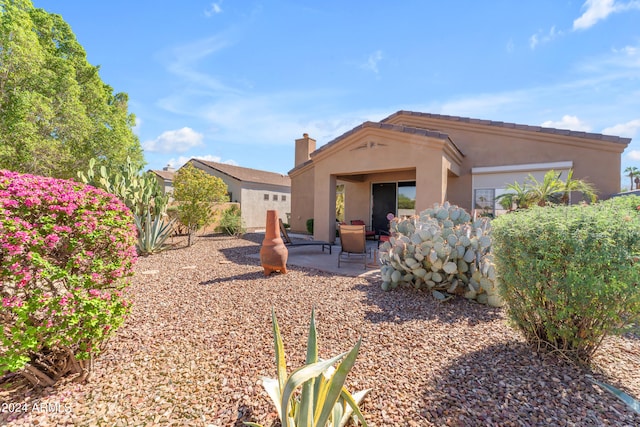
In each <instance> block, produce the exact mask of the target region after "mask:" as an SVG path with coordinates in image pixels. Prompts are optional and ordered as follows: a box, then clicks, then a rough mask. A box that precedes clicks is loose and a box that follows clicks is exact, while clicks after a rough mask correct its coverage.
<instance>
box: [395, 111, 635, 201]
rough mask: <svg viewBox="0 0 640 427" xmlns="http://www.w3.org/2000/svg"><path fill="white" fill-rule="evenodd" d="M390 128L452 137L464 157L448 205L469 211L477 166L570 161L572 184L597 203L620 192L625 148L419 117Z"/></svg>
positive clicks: (397, 120) (397, 118) (405, 118)
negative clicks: (589, 187)
mask: <svg viewBox="0 0 640 427" xmlns="http://www.w3.org/2000/svg"><path fill="white" fill-rule="evenodd" d="M389 122H390V123H395V124H404V125H406V126H416V127H422V128H428V129H437V130H439V131H441V132H444V133H446V134H448V135H449V136H450V137H451V139H452V140H453V141H454V143H455V144H456V146H458V147H459V148H460V150H461V151H462V152H463V153H464V155H465V157H464V159H463V161H462V165H461V168H460V170H461V173H460V176H459V177H453V178H450V180H449V191H448V199H449V201H450V202H452V203H455V204H457V205H460V206H462V207H464V208H466V209H470V208H471V194H472V187H471V185H472V180H471V168H473V167H479V166H503V165H514V164H516V165H517V164H530V163H546V162H557V161H573V169H574V174H573V178H574V179H586V180H588V181H589V182H591V183H592V184H594V185H595V186H596V188H597V189H598V190H599V196H600V197H601V198H607V197H609V196H610V195H611V194H614V193H617V192H618V191H620V156H621V153H622V151H623V150H624V148H625V145H624V144H620V143H613V142H606V141H590V140H587V139H584V138H578V137H569V136H562V135H557V134H554V133H537V132H531V131H526V130H519V129H514V128H505V127H501V126H487V125H481V124H470V123H465V122H455V121H450V120H437V119H433V118H428V117H422V116H405V115H398V116H395V117H393V118H392V119H391V120H389Z"/></svg>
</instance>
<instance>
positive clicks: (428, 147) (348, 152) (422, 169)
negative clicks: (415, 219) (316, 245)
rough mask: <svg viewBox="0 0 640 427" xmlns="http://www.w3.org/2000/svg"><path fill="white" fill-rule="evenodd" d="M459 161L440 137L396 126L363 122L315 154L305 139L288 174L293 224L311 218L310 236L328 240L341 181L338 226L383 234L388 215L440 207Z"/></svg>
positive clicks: (333, 231) (448, 141)
mask: <svg viewBox="0 0 640 427" xmlns="http://www.w3.org/2000/svg"><path fill="white" fill-rule="evenodd" d="M305 155H306V159H307V160H305ZM462 158H463V154H462V152H461V151H460V150H459V149H458V148H457V147H456V146H455V144H454V143H453V141H451V139H450V138H449V137H448V136H447V135H446V134H443V133H440V132H435V131H429V130H425V129H419V128H412V127H406V126H401V125H392V124H383V123H373V122H366V123H364V124H362V125H361V126H358V127H357V128H355V129H354V130H353V131H351V132H348V133H346V134H345V135H343V136H342V137H340V138H338V139H336V140H334V141H332V142H330V143H328V144H327V145H325V146H323V147H321V148H320V149H318V150H315V141H314V140H312V139H311V138H309V137H308V135H305V137H304V138H302V139H299V140H297V141H296V160H297V161H299V162H300V163H297V166H296V168H295V169H294V170H292V171H291V172H290V176H291V177H292V194H293V193H295V194H296V195H297V197H296V198H294V199H293V200H292V213H294V215H295V217H294V218H292V227H295V225H294V224H293V223H294V222H295V221H306V219H308V218H313V219H314V231H313V235H314V238H315V239H316V240H325V241H329V242H333V241H334V239H335V236H336V188H337V185H339V184H342V185H344V201H345V202H344V221H345V222H346V223H349V222H350V221H352V220H362V221H364V222H365V224H366V225H367V227H368V228H369V229H371V230H375V231H376V232H379V231H380V230H384V231H387V230H388V222H389V220H388V219H387V216H388V215H389V214H392V215H394V216H397V215H411V214H413V213H415V212H419V211H420V210H423V209H426V208H428V207H429V206H431V205H432V204H433V203H436V202H438V203H442V202H444V200H446V199H447V188H448V186H449V181H450V180H452V179H455V178H456V177H458V176H459V175H460V165H461V163H462ZM310 160H312V164H311V161H310ZM294 186H297V188H294ZM302 186H305V187H306V188H307V191H303V190H302V189H301V188H300V187H302ZM401 201H404V202H406V205H403V204H402V203H401Z"/></svg>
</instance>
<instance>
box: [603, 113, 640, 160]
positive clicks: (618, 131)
mask: <svg viewBox="0 0 640 427" xmlns="http://www.w3.org/2000/svg"><path fill="white" fill-rule="evenodd" d="M638 131H640V119H635V120H631V121H629V122H626V123H620V124H617V125H614V126H611V127H608V128H604V129H602V133H604V134H606V135H617V136H623V137H627V138H633V137H634V136H635V135H636V134H637V133H638ZM638 160H640V159H638Z"/></svg>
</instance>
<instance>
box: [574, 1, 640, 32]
mask: <svg viewBox="0 0 640 427" xmlns="http://www.w3.org/2000/svg"><path fill="white" fill-rule="evenodd" d="M582 9H585V11H584V13H583V14H582V15H581V16H580V17H579V18H577V19H576V20H575V21H573V29H574V30H586V29H587V28H590V27H592V26H594V25H595V24H596V23H598V21H602V20H603V19H606V18H607V17H608V16H609V15H611V14H612V13H616V12H624V11H627V10H632V9H640V1H638V0H633V1H630V2H627V3H620V2H616V1H615V0H586V1H585V2H584V4H583V5H582Z"/></svg>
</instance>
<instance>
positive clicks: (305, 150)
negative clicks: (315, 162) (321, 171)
mask: <svg viewBox="0 0 640 427" xmlns="http://www.w3.org/2000/svg"><path fill="white" fill-rule="evenodd" d="M314 151H316V140H315V139H313V138H309V134H308V133H304V134H302V138H301V139H296V159H295V165H294V167H295V166H300V165H301V164H303V163H304V162H306V161H307V160H309V159H310V158H311V156H310V154H311V153H313V152H314Z"/></svg>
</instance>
